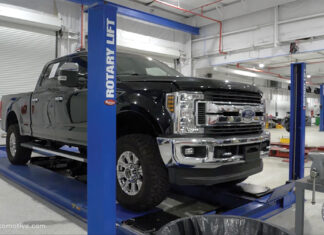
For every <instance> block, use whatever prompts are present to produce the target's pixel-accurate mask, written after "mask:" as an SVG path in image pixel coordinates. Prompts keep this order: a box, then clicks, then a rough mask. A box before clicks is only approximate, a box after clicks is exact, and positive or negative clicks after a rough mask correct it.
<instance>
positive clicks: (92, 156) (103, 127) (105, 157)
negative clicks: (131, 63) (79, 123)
mask: <svg viewBox="0 0 324 235" xmlns="http://www.w3.org/2000/svg"><path fill="white" fill-rule="evenodd" d="M116 15H117V9H116V8H115V7H112V6H109V5H108V4H107V5H105V4H103V3H101V4H99V5H96V6H94V7H92V8H90V9H89V36H88V38H89V39H88V40H89V41H88V44H89V46H88V48H89V54H88V76H89V79H88V234H89V235H112V234H115V233H116V92H115V91H116V26H117V25H116V18H117V17H116Z"/></svg>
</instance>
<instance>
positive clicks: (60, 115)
mask: <svg viewBox="0 0 324 235" xmlns="http://www.w3.org/2000/svg"><path fill="white" fill-rule="evenodd" d="M66 63H70V64H72V65H73V66H72V67H75V66H77V68H78V71H77V72H78V74H77V79H78V81H77V82H74V83H64V82H61V83H60V85H59V89H58V93H57V96H56V97H55V98H54V99H55V127H56V129H57V134H58V138H59V139H60V140H65V141H67V142H68V143H74V144H77V145H86V144H87V57H86V56H76V57H73V58H71V60H70V61H69V62H66ZM66 63H65V65H66ZM63 67H64V64H63V66H62V68H63ZM59 73H60V72H59ZM65 76H69V75H65ZM66 79H67V80H69V78H66Z"/></svg>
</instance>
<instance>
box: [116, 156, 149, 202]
mask: <svg viewBox="0 0 324 235" xmlns="http://www.w3.org/2000/svg"><path fill="white" fill-rule="evenodd" d="M117 179H118V183H119V186H120V187H121V189H122V190H123V192H124V193H126V194H127V195H130V196H134V195H136V194H138V192H139V191H140V190H141V188H142V184H143V170H142V166H141V164H140V161H139V159H138V157H137V156H136V155H135V153H133V152H131V151H125V152H123V153H122V154H121V155H120V157H119V158H118V161H117Z"/></svg>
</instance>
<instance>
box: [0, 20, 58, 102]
mask: <svg viewBox="0 0 324 235" xmlns="http://www.w3.org/2000/svg"><path fill="white" fill-rule="evenodd" d="M54 57H55V32H46V33H44V32H43V31H40V32H37V31H36V30H33V31H29V30H24V29H21V28H19V27H17V28H14V27H9V26H6V25H4V24H3V23H1V25H0V97H1V96H2V95H7V94H12V93H19V92H27V91H32V90H33V89H34V88H35V85H36V82H37V80H38V77H39V74H40V72H41V71H42V68H43V66H44V64H45V63H47V62H48V61H49V60H52V59H53V58H54Z"/></svg>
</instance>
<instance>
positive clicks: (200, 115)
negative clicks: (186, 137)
mask: <svg viewBox="0 0 324 235" xmlns="http://www.w3.org/2000/svg"><path fill="white" fill-rule="evenodd" d="M197 119H198V124H199V125H204V124H205V123H206V104H205V103H198V108H197Z"/></svg>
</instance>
